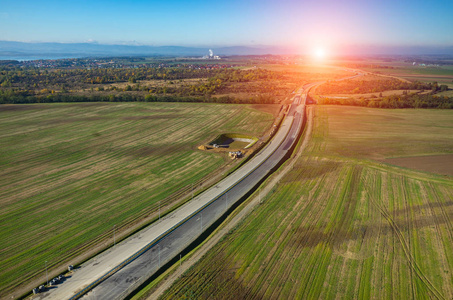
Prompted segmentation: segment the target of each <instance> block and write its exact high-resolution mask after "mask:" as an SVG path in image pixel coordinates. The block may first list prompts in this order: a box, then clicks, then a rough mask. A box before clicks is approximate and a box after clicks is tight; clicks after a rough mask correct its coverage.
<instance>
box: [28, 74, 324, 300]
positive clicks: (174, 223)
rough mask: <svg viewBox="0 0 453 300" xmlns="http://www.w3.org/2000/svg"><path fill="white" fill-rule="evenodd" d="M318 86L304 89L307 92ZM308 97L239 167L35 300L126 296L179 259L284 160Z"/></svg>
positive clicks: (296, 100) (303, 97)
mask: <svg viewBox="0 0 453 300" xmlns="http://www.w3.org/2000/svg"><path fill="white" fill-rule="evenodd" d="M316 84H317V83H315V84H310V85H306V86H305V87H304V88H305V89H306V90H309V89H310V88H311V87H312V86H314V85H316ZM306 96H307V95H306V94H301V95H300V96H299V95H297V96H295V97H294V100H293V103H292V105H291V107H290V109H289V111H288V114H287V116H286V117H285V119H284V120H283V123H282V125H281V127H280V129H279V130H278V132H277V133H276V135H275V136H274V138H273V139H272V140H271V141H270V142H269V143H268V145H267V146H266V147H265V148H264V149H262V150H261V151H260V152H259V153H258V154H257V155H255V157H253V158H252V159H251V160H250V161H249V162H247V163H246V164H245V165H243V166H242V167H241V168H239V169H238V170H236V171H235V172H234V173H232V174H231V175H229V176H228V177H226V178H225V179H223V180H222V181H220V182H219V183H217V184H216V185H215V186H213V187H211V188H209V189H208V190H206V191H205V192H203V193H201V194H200V195H198V196H197V197H195V198H194V199H193V200H191V201H190V202H188V203H186V204H184V205H183V206H181V207H180V208H178V209H177V210H175V211H173V212H172V213H170V214H168V215H166V216H165V217H164V218H162V219H161V220H160V221H159V222H155V223H153V224H151V225H150V226H148V227H147V228H145V229H143V230H141V231H140V232H138V233H137V234H135V235H133V236H131V237H129V238H127V239H126V240H124V241H122V242H121V243H118V244H116V246H114V247H112V248H110V249H108V250H107V251H105V252H103V253H101V254H99V255H97V256H96V257H94V258H92V259H91V260H89V261H87V262H85V263H84V264H82V265H81V267H80V268H78V269H77V270H75V271H74V272H73V274H71V276H68V278H67V279H66V280H65V281H64V282H63V283H61V284H58V285H56V286H54V287H51V288H50V289H49V290H48V291H47V292H45V293H41V294H38V295H36V296H35V298H34V299H58V300H59V299H75V298H78V297H80V296H82V295H84V294H85V293H86V294H85V295H84V296H83V298H86V299H90V298H91V299H122V298H124V297H125V296H127V295H128V294H129V293H130V292H132V291H133V290H134V289H135V288H136V287H137V286H138V285H140V284H141V283H143V282H144V281H145V280H146V279H147V278H149V277H150V276H151V275H152V274H154V273H155V272H156V271H157V270H158V269H159V268H160V267H161V266H162V265H164V264H165V263H166V262H168V261H170V260H171V259H172V258H174V257H177V256H178V255H179V253H181V251H183V250H184V249H185V248H186V247H187V246H188V245H189V244H190V243H191V242H192V241H194V240H195V239H196V238H197V237H198V236H200V235H201V233H202V232H203V230H204V229H205V228H207V227H209V226H210V225H211V224H213V223H214V222H215V221H216V220H217V219H218V218H219V217H220V216H221V215H223V214H224V213H225V212H226V211H227V210H228V209H229V208H230V207H231V206H232V205H233V204H234V203H235V202H236V201H237V200H239V199H240V198H242V197H243V196H244V195H246V194H247V193H248V192H249V191H250V189H251V188H253V187H254V186H255V185H256V184H258V183H259V182H260V181H261V180H262V179H263V178H264V177H265V176H266V175H267V174H268V173H269V172H270V171H271V170H272V169H273V168H274V167H275V166H276V165H277V164H278V163H279V162H280V161H281V160H282V159H283V157H284V156H285V155H286V154H287V152H288V151H289V149H290V148H291V146H292V145H293V144H294V142H295V141H296V139H297V136H298V134H299V132H300V130H301V127H302V122H303V117H304V109H305V100H306ZM94 286H95V287H94ZM93 287H94V288H93Z"/></svg>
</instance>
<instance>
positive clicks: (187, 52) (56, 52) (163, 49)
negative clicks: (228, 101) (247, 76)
mask: <svg viewBox="0 0 453 300" xmlns="http://www.w3.org/2000/svg"><path fill="white" fill-rule="evenodd" d="M208 50H209V49H208V48H195V47H181V46H135V45H105V44H96V43H73V44H66V43H23V42H10V41H0V59H2V57H13V56H16V57H29V56H31V57H36V56H47V57H52V56H60V57H61V56H67V57H85V56H98V57H101V56H124V55H126V56H128V55H130V56H139V55H149V56H157V55H160V56H203V55H207V54H208V53H209V52H208ZM212 50H213V51H214V54H215V55H264V54H287V53H288V51H287V50H285V49H283V48H278V47H245V46H236V47H224V48H212Z"/></svg>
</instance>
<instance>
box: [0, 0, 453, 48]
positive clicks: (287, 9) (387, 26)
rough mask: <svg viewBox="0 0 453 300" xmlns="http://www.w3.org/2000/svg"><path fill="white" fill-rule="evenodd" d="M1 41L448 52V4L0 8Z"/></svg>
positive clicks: (133, 2) (139, 1) (79, 3)
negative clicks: (433, 49) (430, 49)
mask: <svg viewBox="0 0 453 300" xmlns="http://www.w3.org/2000/svg"><path fill="white" fill-rule="evenodd" d="M0 40H6V41H22V42H61V43H74V42H77V43H78V42H97V43H102V44H140V45H153V46H162V45H178V46H194V47H224V46H237V45H241V46H264V45H266V46H281V47H291V48H292V49H300V51H304V49H305V50H306V49H307V47H308V46H307V45H311V46H310V47H313V46H322V47H324V48H326V49H347V48H348V47H349V48H350V47H374V46H377V47H412V46H428V47H445V46H453V0H410V1H409V0H370V1H367V0H299V1H296V0H278V1H275V0H272V1H271V0H240V1H239V0H228V1H221V0H217V1H202V0H194V1H183V0H179V1H178V0H162V1H152V0H151V1H144V0H129V1H116V0H108V1H106V0H90V1H85V0H65V1H62V0H59V1H51V0H40V1H36V0H33V1H30V0H19V1H18V0H0Z"/></svg>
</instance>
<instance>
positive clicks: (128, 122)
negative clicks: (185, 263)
mask: <svg viewBox="0 0 453 300" xmlns="http://www.w3.org/2000/svg"><path fill="white" fill-rule="evenodd" d="M262 107H264V106H262ZM271 107H273V108H274V109H276V108H278V106H277V105H275V106H271ZM267 109H268V111H269V108H267ZM273 119H274V117H273V115H272V114H270V113H265V112H262V111H259V110H256V109H253V108H252V106H248V105H216V104H176V103H84V104H67V103H66V104H35V105H1V106H0V128H2V131H1V133H0V144H1V149H0V166H1V167H0V187H1V188H0V199H1V200H0V205H1V210H0V224H1V226H0V239H1V241H2V242H1V251H0V270H1V273H0V287H1V291H0V298H1V297H2V295H3V296H4V295H6V294H8V293H11V291H12V290H13V289H14V290H16V291H17V290H18V289H20V288H21V286H22V287H23V286H25V284H30V282H34V281H36V280H41V281H40V282H37V283H41V282H43V281H45V269H44V265H45V261H47V262H48V263H47V266H48V267H49V270H50V272H51V274H52V272H53V273H55V272H61V271H62V270H64V268H65V267H66V266H67V265H68V264H74V263H75V262H76V259H75V258H76V257H78V259H79V260H80V258H81V257H80V256H79V255H81V254H83V255H85V256H86V255H89V253H90V250H93V249H94V250H96V249H97V251H99V250H100V249H101V248H103V247H106V246H109V245H111V244H112V243H113V231H112V229H113V226H114V225H115V226H116V237H117V238H118V236H119V235H121V233H124V232H126V231H128V230H129V231H130V230H131V229H132V228H133V227H134V226H136V225H138V224H139V223H142V222H143V221H144V220H146V219H148V220H149V219H150V218H153V217H154V216H156V215H157V210H158V207H159V201H160V205H161V206H162V207H163V212H164V211H165V209H168V207H169V206H171V205H172V204H176V203H175V201H176V200H178V199H179V200H181V197H182V196H185V195H189V194H190V192H189V190H190V188H191V184H192V183H200V182H201V181H203V180H205V179H207V178H210V177H212V176H213V174H216V173H219V172H224V171H225V170H226V168H227V164H231V160H230V159H228V158H227V157H226V156H221V155H218V154H214V153H209V152H207V151H200V150H197V146H198V145H200V144H202V143H206V142H208V141H209V140H210V139H212V138H214V137H216V136H218V135H219V134H221V133H224V132H237V133H242V134H247V135H251V136H260V135H261V134H262V133H263V132H264V131H265V130H266V129H267V128H269V127H270V126H271V125H272V122H273ZM91 254H93V252H92V251H91ZM54 271H55V272H54ZM26 291H29V289H28V287H27V289H26ZM16 295H17V294H16Z"/></svg>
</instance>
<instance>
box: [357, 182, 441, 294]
mask: <svg viewBox="0 0 453 300" xmlns="http://www.w3.org/2000/svg"><path fill="white" fill-rule="evenodd" d="M365 186H368V184H367V183H366V182H365ZM365 191H366V193H367V194H368V197H369V199H370V201H371V203H372V204H373V205H374V206H376V207H377V208H378V210H379V212H380V213H381V214H382V216H383V217H384V218H385V219H386V220H387V222H388V223H389V225H390V227H391V228H392V231H393V232H394V234H395V235H396V237H397V239H398V241H399V243H400V244H401V247H402V250H403V252H404V255H405V257H406V259H407V261H408V263H409V266H410V268H411V270H412V271H413V272H414V273H415V274H416V276H417V277H418V278H419V279H420V280H421V281H422V282H423V284H424V285H425V286H426V287H427V289H428V291H429V292H430V293H431V295H432V296H433V297H435V298H436V299H441V300H444V299H446V298H445V297H444V296H443V294H442V293H441V292H439V290H437V289H436V287H435V286H434V285H433V284H432V282H431V281H430V280H429V279H428V278H427V277H426V275H425V274H424V273H423V271H422V269H421V268H420V266H419V265H418V264H417V262H416V260H415V258H414V257H413V255H412V254H411V252H410V244H409V243H408V242H407V241H406V239H405V238H404V234H403V233H402V231H401V229H400V228H399V226H398V225H397V224H396V222H395V221H394V219H393V218H392V216H391V215H390V213H389V211H388V210H387V209H386V208H385V207H384V206H383V205H381V204H380V203H378V202H377V201H376V199H374V197H372V196H371V194H370V193H369V192H368V189H367V188H365ZM412 282H414V280H412ZM413 289H415V287H413ZM412 292H413V293H414V294H413V296H414V297H415V296H416V294H415V291H414V290H413V291H412Z"/></svg>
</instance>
